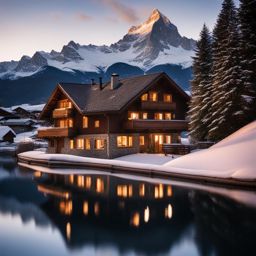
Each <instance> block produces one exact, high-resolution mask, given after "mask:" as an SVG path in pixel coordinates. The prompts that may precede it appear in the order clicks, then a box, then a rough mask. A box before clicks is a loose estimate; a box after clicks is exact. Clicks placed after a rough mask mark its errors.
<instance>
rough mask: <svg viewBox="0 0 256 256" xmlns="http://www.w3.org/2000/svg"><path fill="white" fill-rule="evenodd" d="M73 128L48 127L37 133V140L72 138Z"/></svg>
mask: <svg viewBox="0 0 256 256" xmlns="http://www.w3.org/2000/svg"><path fill="white" fill-rule="evenodd" d="M74 135H75V130H74V128H61V127H49V128H44V129H39V130H38V131H37V137H38V138H53V137H73V136H74Z"/></svg>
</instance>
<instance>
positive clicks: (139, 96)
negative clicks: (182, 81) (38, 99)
mask: <svg viewBox="0 0 256 256" xmlns="http://www.w3.org/2000/svg"><path fill="white" fill-rule="evenodd" d="M189 100H190V97H189V96H188V95H187V94H186V93H185V92H184V91H183V90H182V89H181V88H180V87H179V86H178V85H177V84H176V83H175V82H174V81H173V80H172V79H171V78H170V77H169V76H167V75H166V74H165V73H156V74H150V75H143V76H138V77H131V78H126V79H121V80H120V79H119V77H118V75H117V74H113V75H112V77H111V81H110V82H108V83H106V84H103V83H102V82H101V80H100V82H99V84H95V83H94V82H92V84H91V85H88V84H87V85H86V84H72V83H59V84H58V85H57V87H56V88H55V90H54V91H53V93H52V95H51V96H50V98H49V100H48V102H47V104H46V105H45V107H44V109H43V111H42V113H41V116H40V118H41V119H48V120H51V121H53V123H54V127H49V128H44V129H40V130H39V131H38V137H40V138H47V139H48V140H49V147H48V152H50V153H66V154H74V155H81V156H90V157H99V158H115V157H119V156H122V155H126V154H133V153H138V152H150V153H160V152H162V145H163V144H164V143H166V144H171V143H178V142H180V133H181V132H182V131H187V129H188V121H187V120H186V113H187V110H188V103H189Z"/></svg>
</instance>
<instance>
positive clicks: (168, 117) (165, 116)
mask: <svg viewBox="0 0 256 256" xmlns="http://www.w3.org/2000/svg"><path fill="white" fill-rule="evenodd" d="M164 119H165V120H171V119H172V114H171V113H165V114H164Z"/></svg>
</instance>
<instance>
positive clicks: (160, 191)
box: [154, 184, 164, 198]
mask: <svg viewBox="0 0 256 256" xmlns="http://www.w3.org/2000/svg"><path fill="white" fill-rule="evenodd" d="M154 194H155V198H163V197H164V186H163V184H159V185H158V186H155V192H154Z"/></svg>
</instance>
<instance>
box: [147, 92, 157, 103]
mask: <svg viewBox="0 0 256 256" xmlns="http://www.w3.org/2000/svg"><path fill="white" fill-rule="evenodd" d="M157 98H158V97H157V92H150V93H149V100H150V101H154V102H156V101H157Z"/></svg>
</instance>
